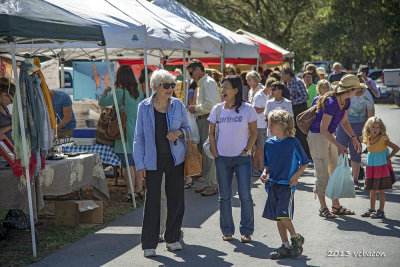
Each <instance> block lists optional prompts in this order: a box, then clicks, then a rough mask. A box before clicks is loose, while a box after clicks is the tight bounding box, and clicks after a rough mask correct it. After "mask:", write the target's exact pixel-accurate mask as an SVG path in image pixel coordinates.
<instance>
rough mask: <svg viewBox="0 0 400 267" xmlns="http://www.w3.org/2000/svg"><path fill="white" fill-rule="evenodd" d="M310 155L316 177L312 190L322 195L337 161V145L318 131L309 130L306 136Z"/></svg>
mask: <svg viewBox="0 0 400 267" xmlns="http://www.w3.org/2000/svg"><path fill="white" fill-rule="evenodd" d="M307 141H308V145H309V147H310V153H311V157H312V159H313V161H314V172H315V177H316V178H317V180H316V182H315V188H314V192H315V193H316V194H318V195H321V196H324V195H325V190H326V186H327V185H328V180H329V177H330V176H331V175H332V173H333V171H334V170H335V168H336V165H337V162H338V158H339V156H338V150H337V147H336V146H335V145H334V144H333V143H331V142H330V141H329V140H328V139H326V138H325V137H324V136H323V135H322V134H320V133H312V132H309V133H308V136H307Z"/></svg>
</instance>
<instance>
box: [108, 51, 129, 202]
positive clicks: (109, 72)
mask: <svg viewBox="0 0 400 267" xmlns="http://www.w3.org/2000/svg"><path fill="white" fill-rule="evenodd" d="M103 48H104V56H105V58H106V64H107V70H108V75H109V77H110V81H111V92H112V95H113V99H114V107H115V113H116V114H117V121H118V128H119V133H120V134H121V142H122V148H123V150H124V157H125V162H126V163H128V162H129V161H128V153H127V152H126V147H125V135H124V131H123V130H122V123H121V116H120V114H119V107H118V100H117V94H116V93H115V85H114V76H113V75H112V73H111V67H110V60H109V59H108V54H107V48H106V46H105V45H104V46H103ZM132 145H133V144H132ZM127 165H129V164H127ZM126 170H127V172H128V180H129V186H130V188H131V193H132V202H133V208H135V209H136V200H135V195H134V192H135V190H134V188H133V183H132V176H131V170H130V167H129V166H127V168H126Z"/></svg>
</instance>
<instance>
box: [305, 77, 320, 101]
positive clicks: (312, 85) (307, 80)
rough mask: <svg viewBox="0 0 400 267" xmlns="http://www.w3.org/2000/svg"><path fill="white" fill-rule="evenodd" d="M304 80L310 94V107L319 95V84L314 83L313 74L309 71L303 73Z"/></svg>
mask: <svg viewBox="0 0 400 267" xmlns="http://www.w3.org/2000/svg"><path fill="white" fill-rule="evenodd" d="M303 81H304V83H305V85H306V88H307V94H308V100H307V107H310V106H311V103H312V101H313V100H314V97H316V96H317V95H318V91H317V86H316V85H315V83H313V75H312V73H311V72H309V71H305V72H304V73H303Z"/></svg>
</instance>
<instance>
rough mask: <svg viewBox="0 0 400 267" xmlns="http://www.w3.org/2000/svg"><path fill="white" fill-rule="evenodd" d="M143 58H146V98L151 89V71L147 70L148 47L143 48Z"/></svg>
mask: <svg viewBox="0 0 400 267" xmlns="http://www.w3.org/2000/svg"><path fill="white" fill-rule="evenodd" d="M143 60H144V79H145V82H146V98H147V97H149V96H150V90H149V72H148V70H147V48H146V47H145V48H144V49H143Z"/></svg>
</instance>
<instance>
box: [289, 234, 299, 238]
mask: <svg viewBox="0 0 400 267" xmlns="http://www.w3.org/2000/svg"><path fill="white" fill-rule="evenodd" d="M298 236H299V235H298V234H294V235H291V236H290V237H291V238H297V237H298Z"/></svg>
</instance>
